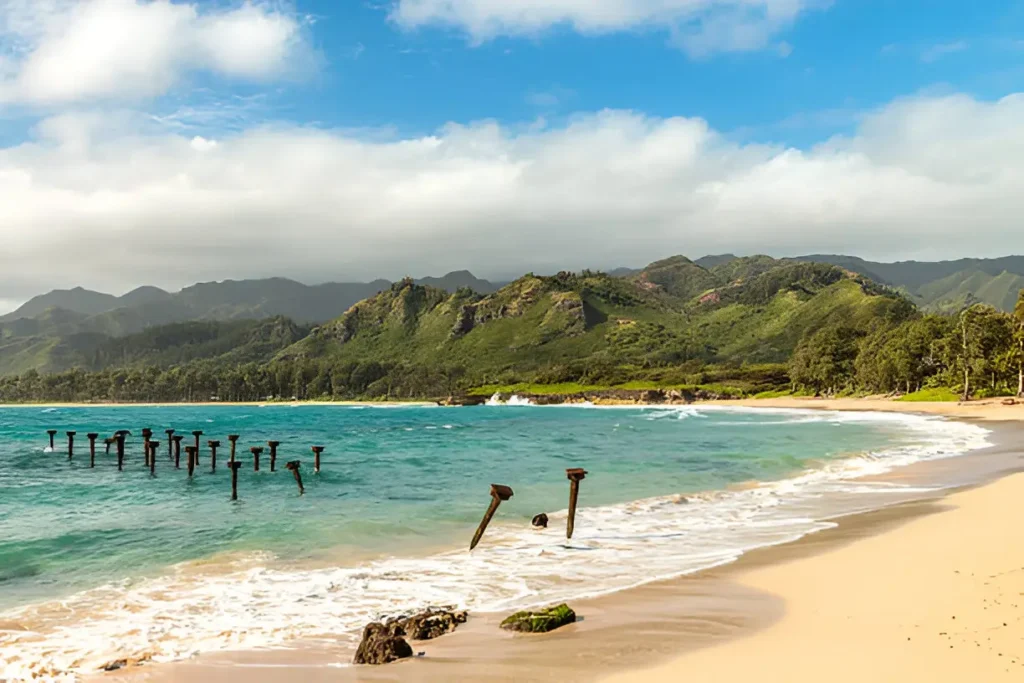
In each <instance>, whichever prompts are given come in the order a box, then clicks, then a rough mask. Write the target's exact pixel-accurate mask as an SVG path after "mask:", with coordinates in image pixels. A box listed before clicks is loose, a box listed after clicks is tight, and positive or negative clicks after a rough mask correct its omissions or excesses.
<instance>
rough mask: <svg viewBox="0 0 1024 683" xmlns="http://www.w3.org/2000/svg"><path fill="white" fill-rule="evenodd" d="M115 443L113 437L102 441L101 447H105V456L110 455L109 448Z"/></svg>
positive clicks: (115, 440)
mask: <svg viewBox="0 0 1024 683" xmlns="http://www.w3.org/2000/svg"><path fill="white" fill-rule="evenodd" d="M115 443H117V439H115V438H113V437H108V438H106V439H103V445H104V446H106V447H107V453H106V454H107V455H110V447H111V446H113V445H114V444H115Z"/></svg>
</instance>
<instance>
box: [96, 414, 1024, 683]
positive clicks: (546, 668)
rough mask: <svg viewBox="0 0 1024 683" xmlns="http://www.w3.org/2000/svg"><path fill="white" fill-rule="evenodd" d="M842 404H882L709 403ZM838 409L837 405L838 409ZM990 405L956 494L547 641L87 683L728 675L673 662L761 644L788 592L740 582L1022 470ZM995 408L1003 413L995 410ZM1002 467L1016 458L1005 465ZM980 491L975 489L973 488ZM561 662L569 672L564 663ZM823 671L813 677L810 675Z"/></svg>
mask: <svg viewBox="0 0 1024 683" xmlns="http://www.w3.org/2000/svg"><path fill="white" fill-rule="evenodd" d="M851 401H854V402H858V403H856V405H858V406H860V408H859V409H860V410H878V409H879V408H878V407H877V405H876V404H877V403H878V402H864V400H862V399H846V400H844V401H842V402H835V401H830V402H824V401H820V400H810V399H807V400H802V399H792V400H790V401H787V402H784V403H783V402H780V401H778V400H769V401H761V400H758V401H741V402H713V403H711V404H710V405H731V406H734V407H765V408H819V409H826V410H844V409H845V410H849V409H851V408H848V407H845V406H846V405H847V404H849V403H850V402H851ZM797 402H799V403H797ZM837 403H839V405H842V406H844V407H838V406H837ZM884 403H886V404H891V403H893V402H888V401H887V402H884ZM769 404H771V405H769ZM903 406H906V408H904V407H903ZM921 407H922V406H921V404H902V405H901V407H900V409H897V410H893V411H882V412H909V413H917V414H922V413H923V414H945V413H944V412H942V411H941V409H942V408H946V409H948V408H950V407H954V408H956V407H957V406H956V404H929V405H928V406H926V407H925V409H924V410H921ZM995 407H996V406H991V405H988V406H986V405H974V406H964V407H961V408H970V411H971V413H972V414H957V415H954V417H955V418H957V419H961V420H971V421H973V419H987V420H998V421H1000V422H1004V423H1005V424H1004V425H998V424H992V425H986V428H990V429H991V428H995V432H994V436H998V438H996V442H997V445H996V446H995V447H993V448H991V449H983V451H993V452H994V455H995V456H997V457H995V458H988V459H987V460H992V461H993V462H992V464H991V466H990V467H987V468H985V467H982V468H980V469H979V470H978V471H977V472H976V473H975V480H974V481H971V482H969V483H968V484H965V485H963V486H960V487H958V488H957V489H955V490H953V491H949V490H946V491H940V492H932V493H930V494H927V495H925V496H922V500H918V501H915V502H905V503H899V504H896V505H891V506H886V507H882V508H880V509H877V510H874V511H871V512H864V513H857V514H852V515H848V516H845V517H841V518H838V519H836V520H834V521H835V522H836V523H837V525H836V526H835V527H834V528H832V529H828V530H824V531H819V532H817V533H811V534H808V535H805V536H803V537H802V538H800V539H799V540H797V541H793V542H790V543H785V544H782V545H776V546H769V547H762V548H758V549H755V550H752V551H748V552H747V553H745V554H744V555H742V556H741V557H740V558H739V559H738V560H736V561H734V562H731V563H729V564H727V565H723V566H720V567H718V568H712V569H707V570H703V571H700V572H697V573H695V574H691V575H688V576H683V577H680V578H675V579H668V580H664V581H658V582H654V583H650V584H646V585H642V586H638V587H634V588H629V589H626V590H623V591H618V592H616V593H612V594H609V595H604V596H601V597H597V598H591V599H585V600H578V601H574V603H573V606H574V607H575V608H577V611H578V612H579V613H580V614H581V615H582V616H583V621H581V622H580V623H578V624H576V625H574V626H571V627H568V628H567V629H563V630H562V631H559V632H557V633H555V634H551V635H549V636H546V637H532V638H530V637H527V638H514V637H511V636H508V635H507V634H505V633H503V632H501V631H499V630H498V629H497V621H498V619H499V618H500V617H499V615H490V614H484V615H479V616H477V617H473V618H471V621H470V623H469V624H468V625H467V626H464V627H462V628H460V629H459V631H458V632H456V633H455V634H453V635H449V636H445V637H443V638H441V639H439V640H437V641H432V642H428V643H414V644H413V645H414V649H415V650H416V651H421V650H422V651H426V653H427V656H426V657H424V658H421V659H414V660H412V661H406V662H401V663H398V664H393V665H390V666H386V667H381V668H374V669H370V668H362V667H360V668H353V667H342V668H339V666H338V662H339V661H341V662H346V661H348V659H347V655H348V654H349V653H347V651H345V650H343V649H339V648H338V647H337V646H335V647H324V646H323V644H321V643H310V644H305V645H302V644H299V645H297V647H295V648H287V649H280V650H275V651H250V652H233V653H219V654H215V655H204V656H201V657H199V658H197V659H195V660H191V661H186V662H178V663H172V664H161V665H156V666H152V667H148V666H147V667H141V668H138V669H133V670H130V671H126V672H124V673H122V674H113V675H104V676H102V677H97V678H96V680H125V681H128V680H138V677H139V676H140V675H141V676H144V677H145V679H146V680H152V681H174V680H186V679H187V680H190V681H192V680H195V681H211V682H213V681H220V680H222V679H224V678H226V677H228V676H231V675H233V674H232V670H235V669H236V668H237V667H244V669H245V672H246V673H245V675H246V677H247V679H248V680H254V681H268V683H276V682H277V681H285V680H289V676H290V674H289V673H288V672H290V671H291V672H293V673H292V674H291V675H294V672H296V671H301V672H302V676H303V678H304V680H320V679H321V678H322V679H323V680H328V679H330V680H343V681H348V680H352V681H364V680H368V681H376V680H388V681H390V680H402V681H406V680H409V681H435V680H437V681H440V680H445V681H447V680H495V681H502V680H509V681H513V680H514V681H524V680H537V681H545V680H560V681H561V680H580V681H584V680H598V679H601V678H603V676H605V675H607V674H609V673H612V672H618V673H617V674H615V678H614V679H613V680H614V681H616V683H627V682H629V681H649V680H653V681H660V680H665V681H670V680H671V681H675V680H679V676H680V675H681V672H686V674H687V675H686V676H685V677H686V678H688V679H691V680H733V679H732V678H728V679H722V678H714V679H712V678H699V677H698V678H696V679H694V678H693V677H692V675H691V674H692V673H693V668H692V666H691V665H690V664H688V663H683V662H680V661H679V660H678V659H674V658H678V657H680V656H681V657H683V658H684V659H686V658H690V657H705V656H708V655H706V654H705V653H707V652H717V651H719V650H723V651H725V650H728V649H729V648H731V647H741V646H742V645H741V644H742V643H746V642H748V641H749V640H750V639H757V638H761V637H768V636H766V635H765V634H771V633H773V632H774V631H775V630H776V629H779V628H782V627H783V625H785V624H786V623H787V619H789V618H790V617H789V614H790V611H791V610H790V604H791V603H792V602H793V600H794V597H793V596H790V595H788V594H786V593H785V592H779V593H776V592H774V591H771V590H764V589H763V588H761V587H760V586H759V585H757V584H753V585H748V583H747V582H748V579H747V577H748V575H755V576H757V572H769V573H770V572H775V571H782V572H783V574H786V573H787V571H788V570H786V569H783V568H784V567H787V566H789V565H791V564H792V563H794V562H795V563H797V564H799V563H801V562H812V563H813V562H815V558H818V557H822V556H826V555H829V554H830V553H833V552H840V553H841V552H843V548H847V547H850V545H851V544H853V545H855V544H856V543H858V542H861V541H865V540H870V539H874V538H883V537H888V536H887V535H888V534H890V533H896V532H899V530H901V529H904V528H905V527H907V526H908V525H911V523H912V522H914V521H915V520H917V519H920V518H930V517H932V516H934V515H944V514H947V513H948V512H949V510H948V509H947V508H949V507H951V506H952V505H955V504H956V501H958V500H959V497H960V496H961V495H962V494H965V493H970V492H971V491H974V490H985V489H986V488H987V487H989V486H993V485H995V484H993V483H992V482H996V483H998V482H1000V481H1002V480H1004V477H1006V475H1008V473H1009V472H1011V471H1013V470H1015V469H1017V470H1019V469H1022V463H1020V462H1019V457H1018V456H1017V455H1016V454H1017V453H1018V451H1016V450H1015V449H1014V448H1013V447H1012V446H1010V445H1009V442H1010V441H1011V440H1015V437H1017V436H1019V435H1020V431H1021V429H1022V428H1024V425H1021V424H1020V422H1019V421H1020V420H1021V418H1022V417H1024V410H1019V409H1018V411H1017V413H1016V415H1014V416H1012V417H1010V418H1009V419H1008V418H1007V416H1006V415H1005V411H1002V410H999V411H993V408H995ZM998 407H999V408H1006V407H1004V406H1001V405H1000V406H998ZM1010 409H1011V410H1012V407H1011V408H1010ZM958 412H961V413H962V412H963V411H958ZM994 412H995V413H997V414H993V413H994ZM997 460H998V462H996V461H997ZM956 461H960V462H959V463H958V462H956ZM1010 461H1014V462H1013V463H1012V464H1010ZM964 464H965V463H963V462H962V458H948V459H945V460H936V461H926V462H919V463H916V464H914V465H910V466H909V467H906V468H901V469H900V470H897V471H896V477H895V478H897V479H905V478H906V477H908V476H910V475H911V474H912V472H913V471H914V470H917V473H916V475H917V476H921V475H926V474H927V473H928V472H929V471H932V470H937V471H941V470H943V469H945V468H948V467H953V468H955V469H962V468H963V465H964ZM957 465H959V466H960V467H957ZM1007 479H1008V480H1013V481H1014V482H1015V487H1019V488H1020V490H1021V491H1022V492H1024V478H1022V476H1020V475H1019V476H1017V477H1013V476H1010V477H1008V478H1007ZM983 482H988V483H983ZM978 485H981V486H982V488H975V487H976V486H978ZM1020 495H1024V493H1022V494H1020ZM900 533H906V532H900ZM902 542H903V543H909V544H911V545H912V544H913V542H914V539H913V538H908V539H906V540H904V541H902ZM794 558H795V559H794ZM1022 591H1024V586H1022ZM567 646H570V647H572V654H571V655H570V656H568V661H566V660H567V657H566V652H565V648H566V647H567ZM658 662H663V663H662V664H661V665H660V667H661V668H657V669H654V670H652V671H648V670H647V667H650V666H651V665H652V664H655V663H658ZM567 664H568V665H570V666H568V668H567ZM714 670H717V668H716V667H714V666H713V667H711V668H710V669H708V671H714ZM676 671H678V672H680V673H676ZM755 675H756V676H760V677H761V679H763V678H764V672H763V671H760V670H758V669H757V668H756V666H754V667H753V668H752V669H751V671H750V672H748V673H747V674H745V675H744V676H745V677H751V676H755ZM822 675H824V674H822V673H819V679H820V677H821V676H822ZM738 679H739V676H737V680H738ZM769 680H774V679H770V678H769ZM778 680H787V681H788V680H793V679H791V678H781V679H778ZM807 680H815V679H813V678H809V679H807ZM843 680H845V679H843ZM876 680H878V679H877V678H876ZM902 680H911V679H902ZM937 680H942V679H937Z"/></svg>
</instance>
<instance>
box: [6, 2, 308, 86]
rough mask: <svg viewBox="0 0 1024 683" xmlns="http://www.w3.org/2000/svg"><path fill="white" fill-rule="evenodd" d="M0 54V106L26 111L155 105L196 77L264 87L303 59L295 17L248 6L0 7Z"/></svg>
mask: <svg viewBox="0 0 1024 683" xmlns="http://www.w3.org/2000/svg"><path fill="white" fill-rule="evenodd" d="M0 48H6V50H0V52H7V53H8V55H9V56H7V57H6V58H4V59H3V60H2V61H0V104H2V103H7V104H26V105H60V104H66V103H74V102H80V101H83V100H90V99H111V98H119V97H126V98H131V99H139V98H145V97H152V96H156V95H160V94H163V93H165V92H166V91H167V90H168V89H169V88H171V87H172V86H173V85H174V84H175V83H177V82H178V81H179V80H180V79H181V78H182V77H183V76H184V75H185V74H187V73H189V72H193V71H209V72H213V73H216V74H219V75H222V76H227V77H233V78H242V79H248V80H264V79H270V78H275V77H279V76H282V75H285V74H286V73H288V72H289V70H290V69H291V68H292V67H293V66H294V64H295V63H296V61H301V60H302V58H303V55H304V52H305V49H306V48H305V45H304V42H303V39H302V26H301V24H300V22H299V20H298V19H297V18H296V17H294V16H292V15H290V14H287V13H284V12H282V11H279V10H278V9H275V7H274V6H271V5H269V4H266V3H262V2H252V1H249V0H247V1H245V2H243V3H241V4H237V5H232V6H231V7H228V8H223V7H222V8H220V9H218V8H210V7H208V6H207V8H206V9H205V10H203V9H201V8H200V6H198V5H196V4H190V3H184V2H178V1H172V0H4V2H0Z"/></svg>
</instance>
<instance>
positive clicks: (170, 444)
mask: <svg viewBox="0 0 1024 683" xmlns="http://www.w3.org/2000/svg"><path fill="white" fill-rule="evenodd" d="M164 433H165V434H167V459H168V460H172V459H173V458H174V430H173V429H165V430H164Z"/></svg>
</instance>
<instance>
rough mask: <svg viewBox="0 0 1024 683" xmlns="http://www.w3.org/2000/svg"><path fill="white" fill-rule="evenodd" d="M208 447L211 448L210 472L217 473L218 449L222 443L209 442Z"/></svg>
mask: <svg viewBox="0 0 1024 683" xmlns="http://www.w3.org/2000/svg"><path fill="white" fill-rule="evenodd" d="M206 445H207V446H209V447H210V471H211V472H216V471H217V449H218V448H220V441H207V442H206Z"/></svg>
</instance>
